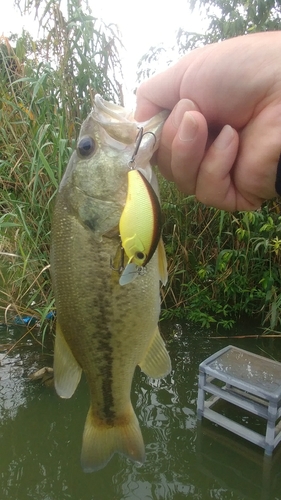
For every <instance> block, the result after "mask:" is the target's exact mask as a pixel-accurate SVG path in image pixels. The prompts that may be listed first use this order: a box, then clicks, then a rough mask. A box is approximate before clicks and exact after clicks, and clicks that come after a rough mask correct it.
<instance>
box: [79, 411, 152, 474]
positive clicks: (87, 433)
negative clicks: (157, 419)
mask: <svg viewBox="0 0 281 500" xmlns="http://www.w3.org/2000/svg"><path fill="white" fill-rule="evenodd" d="M116 452H119V453H122V454H123V455H125V456H126V457H128V458H130V459H131V460H133V461H135V462H139V463H143V462H144V460H145V450H144V443H143V438H142V434H141V430H140V426H139V423H138V419H137V417H136V415H135V412H134V410H133V407H132V406H131V407H130V409H129V411H128V412H127V413H126V414H125V415H124V416H123V417H121V418H119V419H116V420H115V421H114V422H113V423H112V424H110V425H109V424H108V423H105V422H104V421H101V420H99V419H97V417H95V416H94V414H93V411H92V408H91V407H90V409H89V411H88V415H87V418H86V423H85V427H84V433H83V444H82V453H81V466H82V469H83V470H84V472H94V471H97V470H99V469H102V468H103V467H104V466H105V465H106V464H107V463H108V462H109V460H110V458H111V457H112V455H113V454H114V453H116Z"/></svg>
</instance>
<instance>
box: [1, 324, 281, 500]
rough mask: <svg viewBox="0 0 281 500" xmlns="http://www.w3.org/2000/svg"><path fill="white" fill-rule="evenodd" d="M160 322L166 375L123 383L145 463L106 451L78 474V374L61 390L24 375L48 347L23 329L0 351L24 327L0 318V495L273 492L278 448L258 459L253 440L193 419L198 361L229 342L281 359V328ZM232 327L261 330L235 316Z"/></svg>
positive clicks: (84, 499)
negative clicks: (265, 333) (265, 331)
mask: <svg viewBox="0 0 281 500" xmlns="http://www.w3.org/2000/svg"><path fill="white" fill-rule="evenodd" d="M161 331H162V332H163V334H164V337H165V338H166V341H167V346H168V350H169V352H170V355H171V359H172V364H173V371H172V373H171V375H169V376H168V377H167V378H166V379H164V380H161V381H155V380H151V379H148V378H147V377H146V376H145V375H144V374H143V373H141V371H140V370H138V369H137V371H136V374H135V378H134V383H133V388H132V402H133V405H134V408H135V409H136V414H137V417H138V419H139V422H140V425H141V429H142V432H143V437H144V442H145V446H146V462H145V464H144V465H142V466H137V465H135V464H133V463H132V462H130V461H129V460H127V459H125V458H123V457H122V456H120V455H115V456H114V457H113V459H112V460H111V461H110V462H109V464H108V465H107V466H106V467H105V468H104V469H103V470H101V471H98V472H95V473H92V474H84V473H83V472H82V470H81V468H80V463H79V458H80V447H81V439H82V432H83V427H84V421H85V418H86V414H87V410H88V404H89V396H88V389H87V386H86V383H85V381H84V380H82V382H81V383H80V385H79V387H78V389H77V391H76V393H75V395H74V396H73V397H72V398H71V399H70V400H62V399H60V398H59V397H58V396H57V395H56V394H55V391H54V389H53V388H52V387H46V386H45V385H44V384H42V383H41V382H39V381H36V382H34V381H30V380H29V378H28V376H29V375H30V373H32V372H34V371H36V370H37V369H39V368H41V367H43V366H46V365H47V366H51V365H52V357H51V356H50V351H49V354H43V353H42V350H41V347H40V346H39V345H38V344H37V343H36V341H35V340H34V339H33V338H32V337H31V336H26V337H25V338H24V339H23V340H22V342H20V343H19V344H18V346H17V347H15V348H14V349H13V350H12V352H11V353H10V354H8V355H6V356H4V354H5V350H6V349H7V347H8V346H7V345H6V346H4V345H3V344H8V345H9V344H12V343H14V342H15V341H16V340H17V339H19V338H20V337H21V335H22V334H23V332H24V331H23V330H22V329H20V328H18V329H12V328H9V329H7V328H6V327H5V326H2V327H0V349H1V350H0V360H1V359H2V361H1V365H0V499H1V500H4V499H9V500H26V499H33V500H39V499H40V500H67V499H73V500H181V499H186V498H190V499H191V498H192V499H198V500H199V499H202V500H208V499H218V500H228V499H232V500H238V499H239V500H242V499H250V500H257V499H261V500H280V499H281V451H280V450H278V449H277V450H276V452H275V453H274V455H273V457H272V459H265V458H264V455H263V451H262V449H260V448H258V447H255V446H254V445H252V444H250V443H248V442H246V441H244V440H242V439H240V438H238V437H237V436H235V435H233V434H231V433H228V432H227V431H225V430H223V429H222V428H219V427H217V426H216V425H214V424H212V423H211V422H208V421H206V420H203V423H202V424H201V425H200V424H199V423H198V422H197V419H196V401H197V377H198V366H199V363H200V362H201V361H203V360H204V359H205V358H207V357H208V356H209V355H211V354H213V353H214V352H216V351H218V350H219V349H221V348H222V347H224V346H226V345H228V344H232V345H236V346H238V347H241V348H243V349H247V350H250V351H252V352H255V353H258V354H261V355H264V356H267V357H273V358H274V359H276V360H278V361H281V337H280V339H279V338H278V339H259V340H257V339H219V340H217V339H212V338H210V335H209V334H208V333H206V332H203V331H199V330H196V329H194V328H191V327H189V326H187V325H180V324H164V323H162V324H161ZM239 333H240V334H241V335H243V334H244V335H247V334H250V333H252V334H253V333H260V330H258V329H254V328H253V327H252V328H248V326H244V327H241V328H240V329H239ZM38 338H40V336H38ZM49 342H50V340H49ZM1 346H2V347H1ZM233 411H234V412H235V411H238V410H235V409H233ZM241 418H242V419H243V421H244V422H246V423H247V422H248V421H249V423H254V425H256V427H259V425H261V426H262V425H263V423H259V422H256V421H255V422H251V420H253V419H254V417H250V416H249V415H245V414H243V415H242V416H241ZM280 448H281V445H280Z"/></svg>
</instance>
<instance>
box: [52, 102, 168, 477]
mask: <svg viewBox="0 0 281 500" xmlns="http://www.w3.org/2000/svg"><path fill="white" fill-rule="evenodd" d="M166 117H167V113H166V112H165V111H162V112H160V113H159V114H157V115H156V116H154V117H153V118H151V119H150V120H148V121H146V122H142V123H141V124H140V123H138V122H136V121H135V120H134V118H133V114H132V112H130V111H128V110H126V109H125V108H123V107H122V106H119V105H117V104H114V103H111V102H107V101H105V100H104V99H103V98H102V97H101V96H99V95H96V96H95V101H94V106H93V110H92V111H91V113H90V114H89V115H88V117H87V118H86V120H85V121H84V122H83V124H82V126H81V130H80V134H79V137H78V141H77V147H76V150H75V151H74V152H73V154H72V156H71V158H70V160H69V163H68V166H67V168H66V171H65V173H64V176H63V178H62V180H61V183H60V186H59V189H58V192H57V195H56V201H55V206H54V211H53V217H52V226H51V251H50V264H51V266H50V269H51V277H52V285H53V291H54V296H55V303H56V334H55V344H54V363H53V368H54V385H55V389H56V392H57V394H58V395H59V396H60V397H62V398H70V397H71V396H72V395H73V393H74V392H75V390H76V388H77V385H78V384H79V381H80V378H81V374H82V372H84V374H85V377H86V381H87V383H88V386H89V392H90V408H89V411H88V414H87V416H86V422H85V427H84V431H83V437H82V451H81V466H82V469H83V470H84V471H85V472H94V471H97V470H99V469H101V468H103V467H104V466H105V465H106V464H107V463H108V462H109V460H110V459H111V457H112V456H113V455H114V454H115V453H120V454H121V455H124V456H125V457H127V458H129V459H131V460H132V461H134V462H137V463H143V462H144V460H145V447H144V442H143V437H142V433H141V429H140V425H139V422H138V419H137V417H136V414H135V411H134V409H133V406H132V403H131V397H130V395H131V387H132V380H133V377H134V373H135V370H136V367H137V366H139V367H140V369H141V370H142V371H143V372H144V373H145V374H146V375H147V376H148V377H152V378H162V377H164V376H166V375H167V374H169V373H170V371H171V361H170V357H169V354H168V352H167V350H166V347H165V344H164V341H163V339H162V337H161V334H160V332H159V328H158V321H159V314H160V280H161V281H162V282H164V283H165V282H166V280H167V262H166V257H165V250H164V245H163V241H162V238H160V239H159V242H158V245H157V248H155V251H154V253H153V255H152V256H151V258H150V260H149V262H147V264H146V266H145V268H143V271H144V272H140V273H137V277H136V279H134V280H133V281H132V282H129V283H127V284H126V286H121V285H120V283H119V279H120V274H121V272H122V266H123V263H124V265H125V266H126V265H127V264H128V257H127V255H126V254H125V255H124V250H123V248H122V245H121V242H120V234H119V222H120V218H121V215H122V213H123V211H124V208H125V205H126V199H127V194H128V172H129V170H130V167H129V165H130V161H131V159H132V157H133V154H134V151H135V142H136V137H137V135H138V130H139V128H140V127H142V128H143V131H144V135H143V138H142V141H141V144H140V147H139V149H138V153H137V157H136V161H137V165H138V169H139V171H140V172H141V175H142V176H144V178H145V179H146V181H147V182H148V183H149V184H150V185H151V186H152V187H153V190H154V192H155V193H156V195H157V196H158V195H159V192H158V187H157V180H156V176H155V174H154V172H153V170H152V168H151V165H150V159H151V156H152V154H153V152H154V151H155V150H156V148H157V147H158V144H159V138H160V134H161V130H162V127H163V124H164V121H165V119H166ZM147 131H149V132H151V133H150V134H146V133H145V132H147ZM139 211H140V213H142V206H141V202H140V206H139ZM144 215H145V214H144ZM148 225H149V224H148Z"/></svg>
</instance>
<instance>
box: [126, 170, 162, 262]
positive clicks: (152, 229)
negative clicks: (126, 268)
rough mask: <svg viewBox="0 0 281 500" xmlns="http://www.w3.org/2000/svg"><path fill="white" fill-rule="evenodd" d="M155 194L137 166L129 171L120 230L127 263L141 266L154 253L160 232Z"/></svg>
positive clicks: (158, 211) (158, 209)
mask: <svg viewBox="0 0 281 500" xmlns="http://www.w3.org/2000/svg"><path fill="white" fill-rule="evenodd" d="M161 226H162V224H161V207H160V203H159V200H158V197H157V195H156V193H155V191H154V189H153V187H152V186H151V184H150V183H149V182H148V180H147V179H146V178H145V176H144V175H143V174H142V173H141V172H140V171H139V170H137V169H134V170H130V171H129V172H128V192H127V199H126V204H125V207H124V210H123V212H122V215H121V218H120V222H119V231H120V237H121V242H122V247H123V248H124V251H125V253H126V255H127V257H128V264H135V265H136V266H137V267H144V266H145V265H146V264H147V263H148V262H149V261H150V259H151V257H152V256H153V254H154V252H155V250H156V248H157V246H158V243H159V240H160V236H161Z"/></svg>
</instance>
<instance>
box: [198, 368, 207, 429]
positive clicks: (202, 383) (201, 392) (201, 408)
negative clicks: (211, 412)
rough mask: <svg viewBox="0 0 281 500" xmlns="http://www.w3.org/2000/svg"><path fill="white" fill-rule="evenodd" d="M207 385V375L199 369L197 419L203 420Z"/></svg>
mask: <svg viewBox="0 0 281 500" xmlns="http://www.w3.org/2000/svg"><path fill="white" fill-rule="evenodd" d="M205 384H206V373H205V371H204V369H200V368H199V380H198V397H197V419H198V420H202V417H203V414H204V403H205V390H204V387H205Z"/></svg>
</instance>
